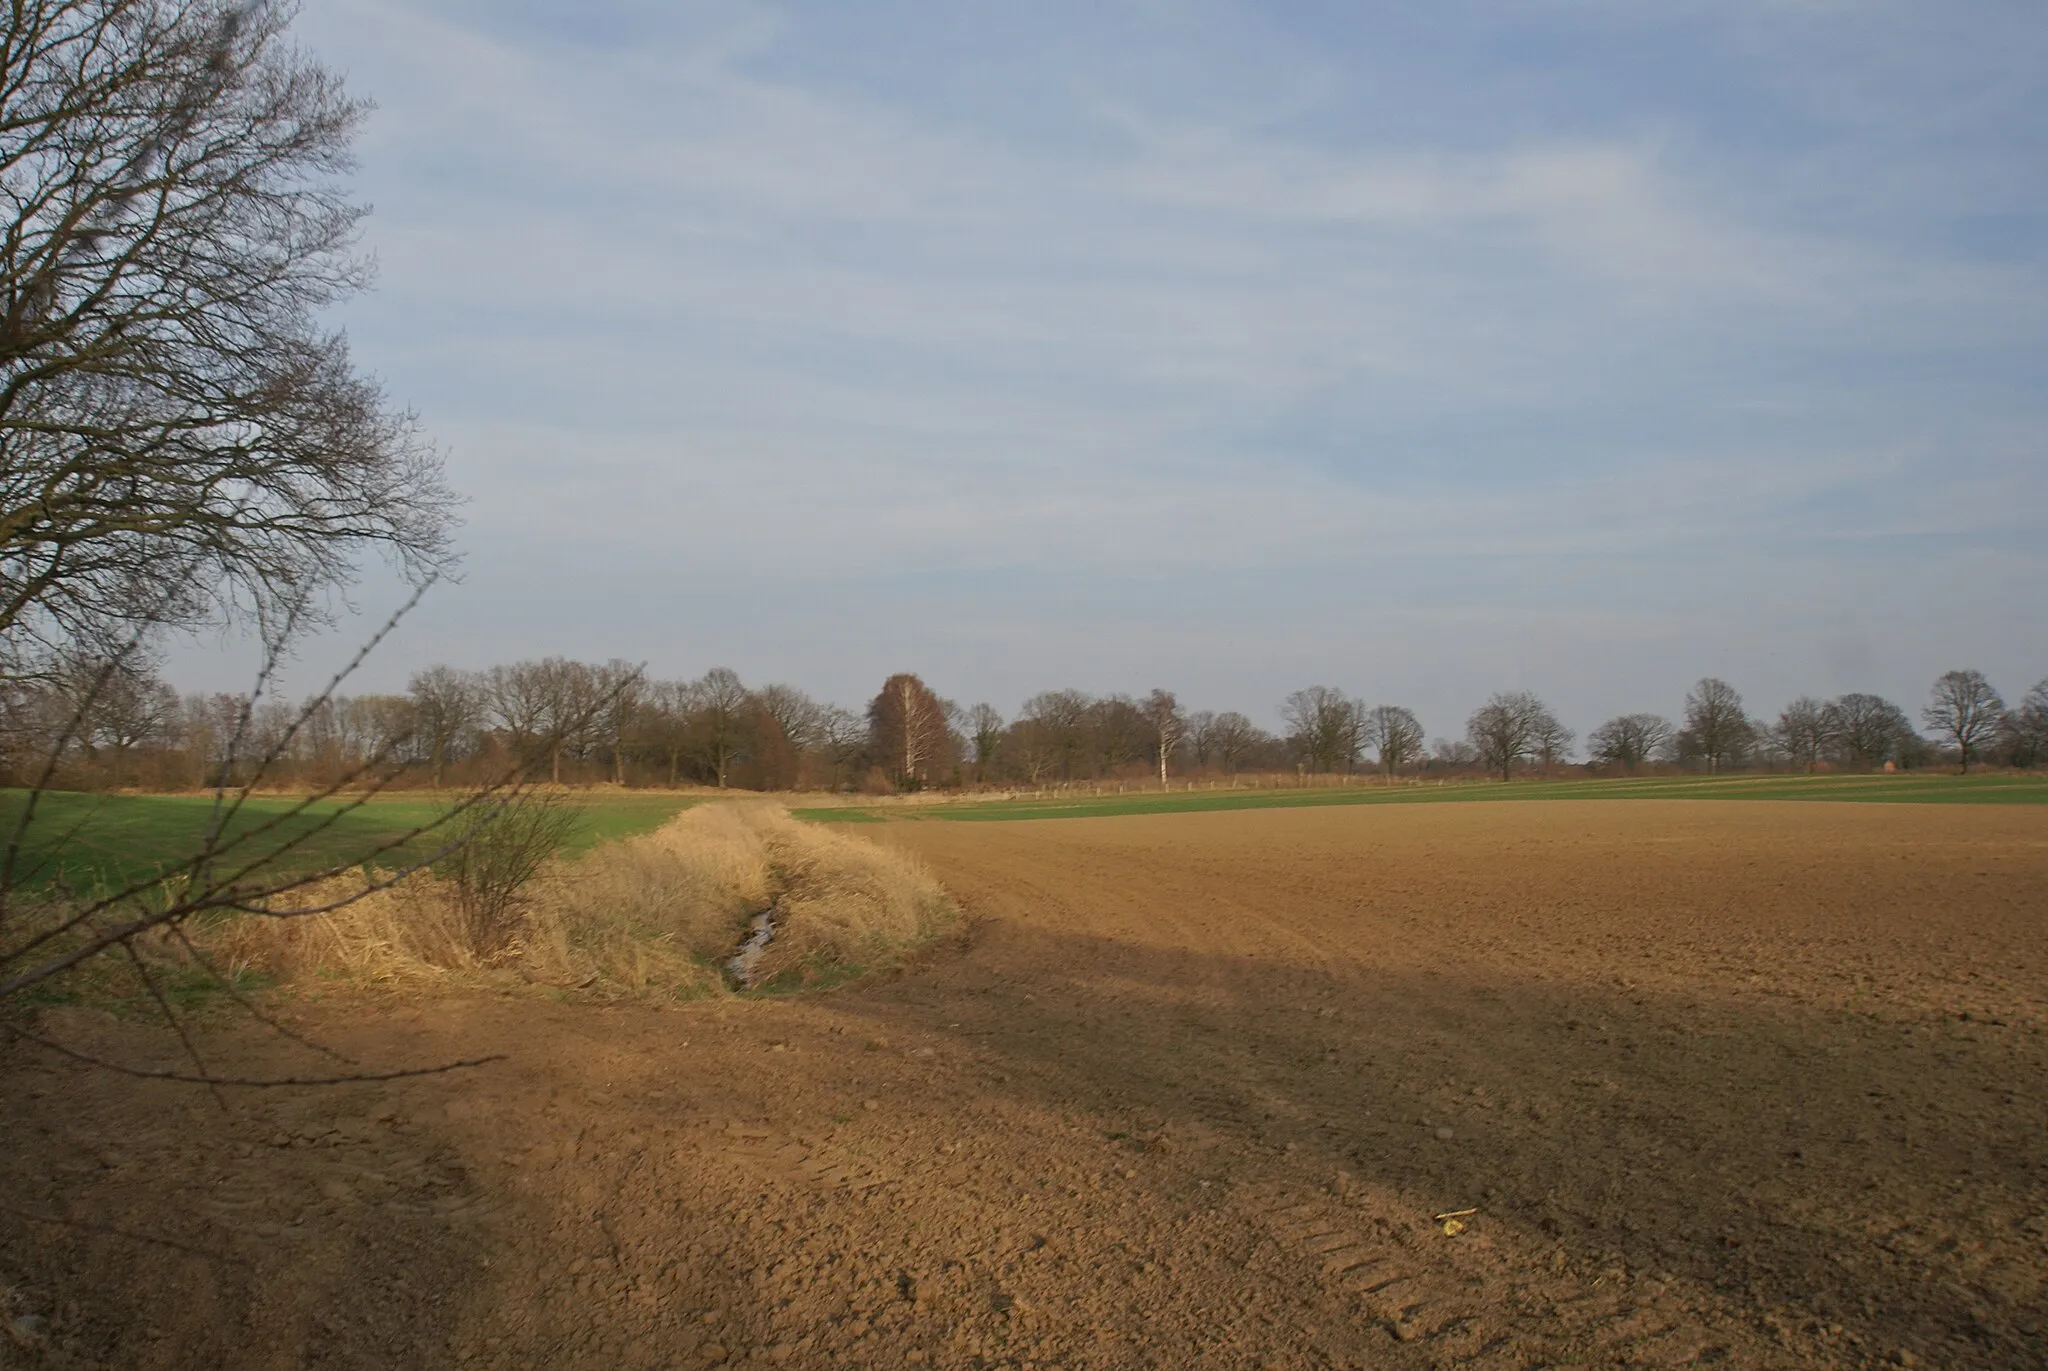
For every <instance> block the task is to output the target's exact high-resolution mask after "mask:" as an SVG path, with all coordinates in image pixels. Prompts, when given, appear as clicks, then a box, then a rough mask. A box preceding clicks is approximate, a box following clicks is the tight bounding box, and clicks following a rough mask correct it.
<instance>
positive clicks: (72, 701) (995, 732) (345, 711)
mask: <svg viewBox="0 0 2048 1371" xmlns="http://www.w3.org/2000/svg"><path fill="white" fill-rule="evenodd" d="M1278 716H1279V719H1280V721H1281V724H1282V727H1281V729H1280V730H1279V731H1277V732H1275V731H1269V730H1267V729H1264V728H1262V727H1260V726H1259V725H1258V724H1256V723H1254V722H1253V721H1252V720H1251V719H1250V718H1249V717H1248V716H1247V715H1245V714H1242V713H1239V712H1237V711H1234V710H1230V711H1222V712H1213V711H1209V710H1193V711H1191V710H1187V709H1184V708H1183V707H1182V706H1181V703H1180V701H1179V699H1178V697H1177V696H1176V695H1175V694H1174V693H1173V692H1172V691H1168V690H1163V689H1162V690H1154V691H1151V692H1150V693H1149V694H1147V695H1144V696H1142V697H1133V696H1126V695H1106V696H1096V695H1089V694H1087V693H1085V692H1082V691H1079V690H1052V691H1045V692H1042V693H1040V694H1037V695H1034V696H1032V697H1031V698H1030V699H1028V700H1026V701H1024V703H1023V705H1022V706H1021V707H1020V708H1019V709H1018V711H1017V713H1016V715H1015V716H1014V717H1005V716H1004V714H1003V713H1002V712H1001V711H999V710H998V709H996V708H995V707H994V706H993V705H990V704H986V703H981V704H975V705H972V706H968V707H966V708H962V707H960V706H959V705H957V704H955V703H954V702H953V701H950V700H946V699H943V698H941V697H939V696H938V695H936V694H935V693H934V692H933V691H932V690H931V689H930V688H929V687H928V686H926V685H925V683H924V682H923V681H922V680H920V679H919V678H918V677H917V676H915V675H912V674H909V673H903V674H899V675H896V676H892V677H890V678H889V680H888V681H887V682H885V683H884V684H883V687H882V689H881V690H880V691H878V692H877V693H876V695H875V696H874V698H873V699H871V700H870V701H869V702H868V703H867V705H866V707H865V709H863V710H861V711H858V712H856V711H854V710H851V709H847V708H845V707H842V706H839V705H835V704H830V703H827V702H824V701H820V700H817V699H814V698H813V697H812V696H810V695H808V694H806V693H805V692H804V691H802V690H799V689H797V688H795V687H794V686H788V685H765V686H759V687H753V686H749V685H747V684H746V683H745V682H744V681H742V679H741V678H740V677H739V675H738V674H737V673H735V672H733V671H732V670H730V669H728V668H725V667H718V668H714V669H712V670H710V671H708V672H706V673H705V674H704V675H702V676H700V677H697V678H695V679H692V680H680V681H678V680H659V679H653V678H650V677H648V676H646V675H645V674H644V673H643V672H642V671H641V670H640V669H639V668H638V667H636V666H634V665H633V664H631V663H628V662H623V661H618V660H614V661H610V662H606V663H602V664H595V663H585V662H577V661H571V660H568V659H565V658H559V657H551V658H546V659H544V660H540V661H528V662H516V663H512V664H510V665H505V666H496V667H491V668H489V669H487V670H483V671H464V670H459V669H457V668H454V667H448V666H436V667H432V668H429V669H427V670H425V671H421V672H419V673H418V674H416V675H415V676H414V677H413V678H412V680H411V682H410V683H409V685H408V687H407V689H406V691H405V692H404V693H402V694H360V695H354V696H320V697H315V698H314V699H312V700H310V701H303V702H294V701H290V700H286V699H282V698H264V697H260V696H259V697H256V698H251V697H250V696H246V695H232V694H211V695H190V694H187V695H181V694H180V693H179V692H178V691H177V690H176V689H174V688H173V687H172V686H171V685H170V684H169V683H168V682H166V681H164V680H163V679H162V678H161V676H160V675H159V674H158V673H157V671H156V669H155V668H154V667H153V666H152V665H151V664H150V663H149V662H147V661H146V660H143V659H141V658H139V657H137V656H136V655H134V654H126V655H123V656H121V657H119V658H114V659H93V658H83V657H81V658H74V659H69V660H67V661H65V662H64V663H62V664H61V665H60V666H59V667H58V668H57V669H56V670H53V671H50V672H46V673H42V674H40V675H38V676H35V677H32V678H18V679H16V680H14V681H12V682H11V683H9V686H8V688H7V691H6V694H5V696H4V698H0V749H4V752H0V768H4V772H5V779H6V780H7V781H9V782H10V783H13V784H33V783H35V782H36V781H38V780H39V779H41V778H42V777H44V776H45V774H46V773H47V774H48V777H49V780H50V781H51V783H55V784H62V785H75V786H131V787H138V788H145V789H179V788H186V787H211V786H214V785H221V784H226V785H237V784H242V783H246V782H247V781H248V780H250V779H252V778H254V777H256V776H258V775H260V776H262V777H263V778H264V780H265V781H266V783H276V784H283V785H315V786H318V785H331V784H335V783H337V782H338V781H345V780H348V779H350V778H352V777H355V776H358V775H368V774H370V773H372V772H374V773H375V774H377V775H378V776H379V777H380V779H384V780H386V781H387V782H388V781H389V780H390V779H392V778H396V779H397V780H398V781H399V782H400V783H412V784H420V785H430V786H434V787H441V786H448V785H466V784H471V783H474V782H476V781H479V780H481V779H484V778H487V777H491V776H500V775H503V774H505V773H506V771H507V770H508V769H509V770H517V771H520V772H522V773H523V774H525V775H526V776H528V777H529V778H531V779H536V780H547V781H552V782H556V783H562V784H589V783H593V782H609V783H612V784H617V785H667V786H676V785H701V786H714V787H721V788H739V789H747V790H840V791H847V790H859V791H865V792H870V793H883V792H891V791H909V790H923V789H932V788H959V787H971V786H1024V787H1031V788H1040V787H1045V786H1052V785H1062V784H1072V783H1077V782H1100V781H1103V780H1113V779H1115V780H1135V779H1139V778H1149V779H1153V780H1156V781H1158V782H1161V783H1165V782H1168V781H1170V780H1172V779H1173V778H1174V777H1214V776H1232V775H1238V774H1241V773H1271V772H1281V771H1289V772H1300V773H1316V774H1327V773H1360V772H1364V771H1373V772H1377V773H1379V774H1381V775H1383V776H1385V777H1387V778H1389V779H1393V778H1397V777H1407V776H1416V775H1435V776H1445V775H1457V774H1473V775H1479V774H1490V775H1494V776H1497V777H1500V778H1502V779H1511V778H1513V777H1514V776H1516V775H1518V774H1531V773H1533V774H1545V775H1555V774H1560V773H1561V772H1563V771H1565V770H1566V769H1568V768H1576V769H1583V770H1585V771H1587V772H1591V773H1594V774H1640V773H1644V772H1649V771H1655V770H1673V771H1699V772H1723V771H1735V770H1744V769H1755V770H1797V771H1809V772H1810V771H1818V770H1822V769H1831V770H1879V769H1884V768H1888V767H1890V768H1912V767H1928V766H1937V765H1943V764H1947V765H1955V766H1960V767H1961V768H1963V769H1965V770H1967V769H1968V768H1969V767H1971V766H1975V765H1984V764H1990V765H1996V766H2004V767H2015V768H2030V767H2036V766H2040V765H2043V764H2044V763H2048V680H2044V681H2042V682H2040V683H2038V684H2036V685H2035V686H2034V687H2033V688H2032V689H2031V690H2029V691H2028V692H2027V693H2026V695H2025V696H2024V697H2023V698H2022V699H2021V700H2020V701H2019V703H2018V704H2017V705H2015V706H2011V707H2008V706H2007V704H2006V702H2005V701H2004V700H2003V698H2002V697H2001V696H2000V695H1999V693H1998V691H1997V690H1995V689H1994V688H1993V687H1992V686H1991V684H1990V683H1989V682H1988V681H1986V680H1985V678H1984V677H1983V676H1982V675H1981V674H1980V673H1977V672H1974V671H1951V672H1948V673H1946V674H1944V675H1943V676H1942V677H1941V678H1940V679H1939V680H1938V681H1937V682H1936V683H1935V685H1934V687H1933V689H1932V690H1931V692H1930V694H1929V698H1928V702H1927V704H1926V705H1925V706H1924V707H1923V708H1922V709H1921V710H1920V712H1919V724H1920V727H1919V728H1916V727H1915V724H1914V720H1913V719H1912V718H1911V717H1910V716H1909V715H1908V714H1907V712H1906V711H1905V710H1904V709H1903V708H1901V707H1900V706H1899V705H1897V704H1895V703H1893V702H1892V701H1889V700H1886V699H1884V698H1882V697H1880V696H1876V695H1871V694H1863V693H1851V694H1846V695H1842V696H1840V697H1837V698H1835V699H1831V700H1820V699H1815V698H1812V697H1809V696H1802V697H1800V698H1799V699H1796V700H1794V701H1792V702H1791V703H1790V704H1789V705H1787V706H1785V708H1784V709H1783V710H1781V711H1780V712H1779V714H1778V716H1777V717H1776V718H1775V719H1764V718H1759V717H1754V716H1752V715H1751V714H1750V713H1749V712H1748V710H1747V708H1746V707H1745V705H1744V702H1743V699H1742V696H1741V694H1740V693H1739V692H1738V691H1737V690H1736V689H1735V688H1734V687H1733V686H1731V685H1729V684H1728V683H1727V682H1726V681H1722V680H1719V679H1716V678H1712V677H1709V678H1707V679H1704V680H1702V681H1700V682H1699V683H1698V684H1697V685H1696V686H1694V688H1693V689H1692V690H1691V691H1690V692H1689V693H1688V694H1687V695H1686V697H1685V699H1684V702H1683V706H1682V708H1681V710H1680V711H1679V717H1678V719H1677V720H1676V721H1675V722H1674V721H1673V720H1672V719H1671V718H1669V717H1666V716H1664V715H1661V714H1656V713H1647V712H1645V713H1633V714H1624V715H1620V716H1618V717H1616V718H1613V719H1609V720H1607V721H1606V722H1604V723H1602V724H1600V725H1599V726H1598V727H1596V728H1594V729H1592V730H1591V731H1590V732H1589V733H1588V734H1587V735H1586V737H1585V745H1584V748H1583V760H1580V756H1581V753H1580V749H1579V748H1578V746H1577V744H1578V737H1577V735H1576V734H1575V733H1574V732H1573V730H1571V729H1569V728H1567V727H1565V726H1564V725H1563V724H1562V723H1561V722H1560V721H1559V719H1558V717H1557V715H1556V714H1555V713H1554V712H1553V711H1552V710H1551V709H1550V708H1549V706H1548V705H1546V704H1545V703H1544V701H1543V700H1541V699H1540V698H1538V697H1537V696H1535V695H1533V694H1531V693H1529V692H1526V691H1518V692H1510V693H1503V694H1497V695H1495V696H1493V697H1492V698H1490V699H1489V700H1488V701H1487V702H1486V703H1485V704H1483V705H1481V706H1480V707H1479V708H1478V709H1477V710H1475V711H1474V712H1473V713H1472V714H1471V715H1470V716H1469V717H1468V718H1467V719H1466V720H1465V726H1464V729H1463V731H1462V733H1460V734H1459V735H1457V736H1451V737H1437V738H1434V739H1429V738H1428V736H1427V734H1426V733H1425V730H1424V727H1423V724H1422V721H1421V719H1420V718H1419V717H1418V716H1417V714H1416V713H1415V712H1414V711H1413V710H1411V709H1409V708H1406V707H1404V706H1400V705H1391V704H1371V703H1368V702H1367V701H1365V700H1363V699H1360V698H1357V697H1354V696H1352V695H1350V694H1348V693H1347V692H1345V691H1342V690H1339V689H1336V688H1334V687H1330V686H1310V687H1308V688H1306V689H1304V690H1298V691H1296V692H1294V693H1293V694H1291V695H1289V696H1288V697H1287V698H1286V699H1285V700H1284V701H1282V702H1281V704H1280V707H1279V710H1278Z"/></svg>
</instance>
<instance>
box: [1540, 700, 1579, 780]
mask: <svg viewBox="0 0 2048 1371" xmlns="http://www.w3.org/2000/svg"><path fill="white" fill-rule="evenodd" d="M1578 736H1579V735H1578V734H1577V733H1575V732H1573V731H1572V730H1571V729H1569V728H1566V727H1565V726H1564V725H1563V724H1562V723H1560V722H1559V721H1558V718H1557V716H1556V715H1555V714H1552V713H1551V712H1550V711H1549V710H1547V709H1546V710H1544V711H1543V715H1542V717H1541V718H1539V719H1537V721H1536V728H1535V731H1534V733H1533V734H1532V735H1531V737H1530V742H1531V744H1532V746H1533V749H1534V751H1535V755H1536V760H1537V761H1538V762H1539V763H1541V764H1542V767H1543V774H1544V775H1546V776H1547V775H1549V774H1550V773H1551V772H1552V771H1553V770H1554V769H1555V768H1556V767H1558V766H1559V765H1560V764H1562V763H1564V762H1568V761H1570V760H1571V756H1572V744H1573V743H1574V742H1576V741H1578Z"/></svg>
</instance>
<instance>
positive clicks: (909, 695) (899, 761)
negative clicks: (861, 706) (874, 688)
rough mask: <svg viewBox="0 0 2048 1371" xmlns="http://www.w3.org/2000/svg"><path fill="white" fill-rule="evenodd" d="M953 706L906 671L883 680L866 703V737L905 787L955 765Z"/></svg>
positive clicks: (932, 778) (932, 780)
mask: <svg viewBox="0 0 2048 1371" xmlns="http://www.w3.org/2000/svg"><path fill="white" fill-rule="evenodd" d="M952 714H953V711H952V709H951V708H950V707H949V706H948V705H947V704H946V702H945V701H943V700H941V699H940V698H939V697H938V696H937V695H935V694H933V693H932V690H931V687H929V686H927V685H926V684H925V683H924V682H923V681H921V680H919V679H918V678H917V677H916V676H914V675H912V674H911V673H910V672H907V671H900V672H898V673H897V674H895V675H894V676H891V677H890V678H889V679H888V680H887V681H885V682H883V683H882V689H881V691H880V693H879V694H877V695H876V696H875V698H874V699H873V700H872V701H871V702H869V704H868V736H869V740H870V742H871V744H872V745H873V747H874V750H875V755H876V757H878V758H880V759H882V760H883V765H885V766H887V767H889V768H890V769H891V770H892V771H893V772H894V773H895V780H896V783H897V784H898V785H900V786H902V787H903V788H904V789H905V790H917V789H919V788H921V787H923V786H927V785H931V784H934V783H935V782H936V781H938V780H939V779H940V777H941V776H942V774H943V773H944V771H945V770H946V769H947V768H948V767H949V766H950V765H951V763H952V758H951V756H950V755H949V754H950V753H951V751H952V741H953V734H952V729H951V727H950V724H951V720H952Z"/></svg>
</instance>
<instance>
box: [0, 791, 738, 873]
mask: <svg viewBox="0 0 2048 1371" xmlns="http://www.w3.org/2000/svg"><path fill="white" fill-rule="evenodd" d="M26 798H27V797H26V795H25V793H24V792H22V791H18V790H14V791H0V843H4V842H5V840H6V837H5V835H11V834H12V833H13V831H14V826H15V824H16V823H17V822H18V821H19V819H20V816H21V812H22V807H23V805H24V803H25V802H26ZM573 802H574V803H575V804H576V805H577V806H578V808H579V810H580V813H579V815H578V817H577V821H576V826H575V828H574V830H573V831H572V832H571V835H570V838H569V841H568V842H567V843H565V844H564V846H563V850H564V851H566V852H569V853H571V854H574V853H580V852H584V851H587V850H589V849H590V848H591V847H594V846H596V845H597V844H598V843H601V842H605V841H608V840H611V839H614V838H623V837H627V836H629V835H631V834H634V833H645V832H647V831H649V830H650V829H654V828H658V827H660V825H661V824H662V823H664V822H666V821H667V820H668V819H669V818H670V817H671V816H673V815H674V814H676V813H677V812H678V811H680V810H682V809H685V808H687V807H688V806H690V805H692V804H696V803H698V799H697V797H694V796H685V795H670V794H663V793H658V792H638V791H625V792H616V791H606V792H596V793H592V794H587V795H577V796H575V797H574V799H573ZM295 803H297V802H296V801H295V800H293V799H291V798H290V797H286V796H274V795H261V796H255V797H253V798H251V799H249V800H248V801H247V802H246V803H244V804H243V806H242V809H241V811H240V813H239V814H238V815H237V816H236V818H235V821H234V822H233V823H232V824H231V825H230V827H229V828H228V830H227V831H228V833H229V834H231V835H232V834H236V833H250V832H252V831H254V830H256V829H258V828H260V827H261V826H262V825H264V824H265V823H268V822H270V821H272V820H273V819H276V818H277V816H279V815H280V814H283V813H285V812H286V811H288V810H289V809H291V808H292V806H293V805H294V804H295ZM446 807H447V801H446V800H444V799H441V798H434V799H422V798H419V797H417V796H411V795H397V796H391V797H388V798H386V797H379V798H376V799H373V800H371V801H370V802H369V803H367V804H362V805H358V806H356V807H355V808H353V809H350V808H349V807H348V806H347V805H346V804H344V803H336V802H326V803H322V804H320V805H317V806H314V807H312V808H310V809H308V810H307V811H306V812H304V813H302V814H298V815H294V816H292V817H291V818H290V819H289V820H287V821H286V822H284V823H281V824H279V826H278V827H277V828H276V829H275V830H273V831H271V832H268V833H265V834H263V835H262V836H260V837H258V838H253V839H251V840H250V842H249V845H248V848H247V850H246V852H240V851H238V854H237V855H236V856H235V857H234V858H233V860H234V861H235V862H236V863H237V864H240V863H241V862H243V861H246V860H249V859H256V858H268V859H271V860H272V861H273V862H274V863H275V870H276V871H278V872H279V873H287V872H303V871H318V870H321V869H323V868H326V867H331V866H337V865H342V864H345V863H351V862H354V861H356V860H358V859H359V858H361V857H362V856H363V855H364V854H366V853H369V852H371V851H373V850H375V849H376V848H377V847H379V846H380V845H382V844H385V843H389V842H391V841H393V840H394V839H397V838H400V837H402V836H403V835H404V834H406V833H407V832H409V831H411V830H413V829H415V828H418V827H419V826H421V825H423V824H426V823H429V822H431V821H432V820H433V819H434V817H435V816H436V815H437V814H439V813H442V812H443V811H444V810H445V809H446ZM344 811H346V812H344ZM212 813H213V798H212V797H211V796H208V795H83V794H73V793H66V792H50V793H47V794H45V795H44V796H43V797H42V798H41V800H40V801H38V802H37V805H36V813H35V817H34V819H33V820H32V821H31V823H30V824H29V827H28V832H27V833H26V834H25V835H24V838H23V841H22V848H21V855H20V857H19V859H18V860H17V863H16V867H15V881H16V884H18V885H20V886H24V887H33V888H40V887H47V886H50V885H52V884H56V883H58V882H60V881H61V882H62V883H64V884H66V885H68V886H70V887H71V888H72V889H74V890H78V891H81V892H83V891H90V890H94V889H106V890H118V889H120V888H122V887H124V886H128V885H132V884H135V883H138V882H146V881H149V880H151V879H153V878H155V877H156V876H158V875H160V874H161V873H163V872H164V871H166V870H168V869H172V868H175V867H176V866H177V865H178V864H179V863H180V862H181V861H183V860H185V859H186V858H187V857H188V856H189V854H190V853H191V852H192V851H193V850H194V848H195V847H196V846H197V845H198V843H199V841H200V839H201V837H202V836H203V835H204V833H205V832H206V828H207V824H208V822H209V820H210V818H211V815H212ZM323 824H324V826H323ZM437 841H445V838H440V839H436V838H433V837H429V838H427V839H425V840H424V841H422V842H419V843H417V844H415V846H416V848H417V849H419V850H420V851H421V852H422V855H424V854H425V853H426V852H430V851H431V850H432V847H433V845H434V844H435V843H436V842H437ZM379 860H380V861H383V862H387V863H389V862H395V861H397V860H399V855H398V854H393V855H392V856H388V857H384V858H380V859H379Z"/></svg>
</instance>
